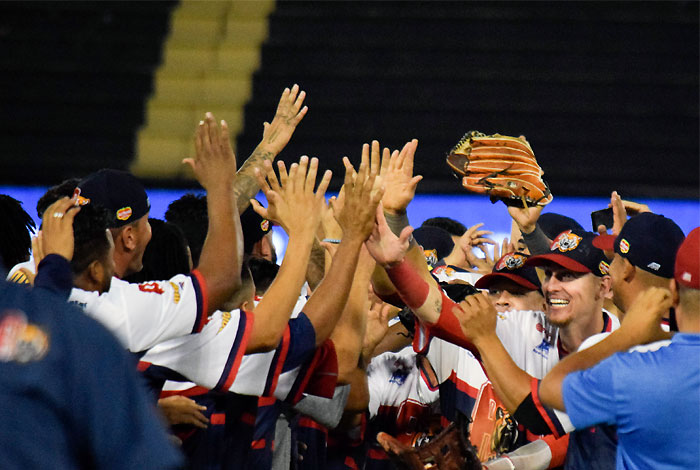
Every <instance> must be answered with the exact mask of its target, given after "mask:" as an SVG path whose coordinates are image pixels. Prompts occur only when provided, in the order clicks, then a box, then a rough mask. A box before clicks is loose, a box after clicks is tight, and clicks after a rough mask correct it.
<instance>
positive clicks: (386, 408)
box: [367, 346, 440, 430]
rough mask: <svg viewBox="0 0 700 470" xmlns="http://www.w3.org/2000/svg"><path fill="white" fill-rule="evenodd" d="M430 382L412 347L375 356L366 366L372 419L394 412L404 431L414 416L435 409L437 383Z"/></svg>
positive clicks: (437, 397)
mask: <svg viewBox="0 0 700 470" xmlns="http://www.w3.org/2000/svg"><path fill="white" fill-rule="evenodd" d="M429 382H430V380H429V377H428V376H427V375H426V373H425V372H424V371H423V370H422V368H421V367H420V366H419V364H418V362H417V356H416V354H415V353H414V352H413V350H412V348H411V347H410V346H407V347H405V348H404V349H402V350H401V351H399V352H398V353H394V352H385V353H383V354H380V355H379V356H376V357H374V358H373V359H372V361H371V362H370V364H369V366H368V367H367V383H368V387H369V414H370V418H374V417H375V416H377V414H391V415H392V419H394V420H395V421H396V422H397V427H400V428H401V429H403V430H405V429H406V428H408V427H409V426H408V423H409V421H410V420H411V418H412V417H415V416H417V415H418V414H421V413H425V409H428V411H430V410H432V411H433V412H436V411H437V410H436V409H435V408H436V405H437V401H438V399H439V396H440V395H439V392H438V387H437V386H438V384H437V383H433V384H430V383H429Z"/></svg>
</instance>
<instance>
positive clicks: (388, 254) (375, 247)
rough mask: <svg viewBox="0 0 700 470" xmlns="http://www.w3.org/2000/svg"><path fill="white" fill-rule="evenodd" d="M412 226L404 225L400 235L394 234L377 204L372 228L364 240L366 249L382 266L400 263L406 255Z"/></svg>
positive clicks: (386, 266)
mask: <svg viewBox="0 0 700 470" xmlns="http://www.w3.org/2000/svg"><path fill="white" fill-rule="evenodd" d="M412 233H413V227H411V226H410V225H409V226H408V227H405V228H404V229H403V230H402V231H401V234H400V236H398V237H397V236H396V235H394V232H392V231H391V229H390V228H389V225H387V223H386V218H385V217H384V211H383V210H382V206H381V205H379V206H378V207H377V210H376V219H375V223H374V228H373V229H372V233H371V234H370V236H369V238H368V239H367V241H366V242H365V246H366V247H367V251H369V254H370V255H372V258H374V260H375V261H376V262H377V264H379V265H380V266H382V267H383V268H389V267H391V266H393V265H395V264H398V263H400V262H401V261H402V260H403V259H404V257H405V256H406V252H407V251H408V246H409V241H410V238H411V234H412Z"/></svg>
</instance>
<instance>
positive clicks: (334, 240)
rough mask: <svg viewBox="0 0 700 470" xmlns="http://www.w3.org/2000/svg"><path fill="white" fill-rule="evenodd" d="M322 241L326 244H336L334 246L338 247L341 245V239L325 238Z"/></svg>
mask: <svg viewBox="0 0 700 470" xmlns="http://www.w3.org/2000/svg"><path fill="white" fill-rule="evenodd" d="M321 241H323V242H326V243H334V244H336V245H337V244H338V243H340V239H339V238H324V239H323V240H321Z"/></svg>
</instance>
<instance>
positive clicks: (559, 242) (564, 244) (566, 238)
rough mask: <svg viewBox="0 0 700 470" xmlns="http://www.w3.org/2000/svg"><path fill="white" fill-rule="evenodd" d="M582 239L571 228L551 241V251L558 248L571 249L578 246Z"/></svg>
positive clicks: (562, 249) (563, 250) (562, 250)
mask: <svg viewBox="0 0 700 470" xmlns="http://www.w3.org/2000/svg"><path fill="white" fill-rule="evenodd" d="M581 240H583V238H581V237H579V236H578V235H576V234H575V233H571V230H567V231H566V232H562V233H560V234H559V235H558V236H557V238H555V239H554V241H553V242H552V248H551V250H552V251H555V250H559V251H561V252H566V251H572V250H575V249H576V248H577V247H578V244H579V243H580V242H581Z"/></svg>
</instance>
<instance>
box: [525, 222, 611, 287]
mask: <svg viewBox="0 0 700 470" xmlns="http://www.w3.org/2000/svg"><path fill="white" fill-rule="evenodd" d="M595 237H596V234H595V233H591V232H585V231H573V230H566V231H564V232H562V233H560V234H559V235H557V237H556V238H555V239H554V241H553V242H552V245H551V247H550V252H549V253H547V254H544V255H537V256H532V257H531V258H530V259H528V260H527V261H526V265H528V266H545V265H550V264H556V265H558V266H560V267H562V268H564V269H568V270H569V271H574V272H577V273H593V274H594V275H596V276H598V277H602V276H606V275H607V274H608V273H609V272H610V265H609V264H608V262H607V259H606V258H605V253H603V250H601V249H599V248H596V247H595V246H593V239H594V238H595Z"/></svg>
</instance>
